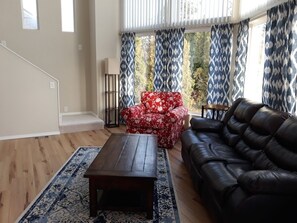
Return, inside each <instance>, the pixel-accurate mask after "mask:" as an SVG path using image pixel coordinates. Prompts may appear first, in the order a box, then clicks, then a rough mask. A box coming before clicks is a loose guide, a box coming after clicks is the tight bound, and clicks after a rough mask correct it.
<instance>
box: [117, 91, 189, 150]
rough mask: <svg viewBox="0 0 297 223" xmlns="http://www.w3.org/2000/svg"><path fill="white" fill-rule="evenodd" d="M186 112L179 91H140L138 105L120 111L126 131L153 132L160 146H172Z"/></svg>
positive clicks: (181, 126)
mask: <svg viewBox="0 0 297 223" xmlns="http://www.w3.org/2000/svg"><path fill="white" fill-rule="evenodd" d="M187 114H188V109H187V108H185V107H184V106H183V101H182V96H181V94H180V93H179V92H142V94H141V103H140V104H139V105H135V106H132V107H129V108H125V109H123V110H122V111H121V115H122V117H123V118H124V120H125V121H126V125H127V130H126V131H127V132H128V133H145V134H155V135H157V137H158V146H159V147H161V148H172V147H173V146H174V144H175V143H176V141H177V140H178V139H179V137H180V135H181V132H182V130H183V121H184V119H185V116H186V115H187Z"/></svg>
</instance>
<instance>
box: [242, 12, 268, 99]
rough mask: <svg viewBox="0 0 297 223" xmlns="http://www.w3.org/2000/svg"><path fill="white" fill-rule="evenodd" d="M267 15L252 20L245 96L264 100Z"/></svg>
mask: <svg viewBox="0 0 297 223" xmlns="http://www.w3.org/2000/svg"><path fill="white" fill-rule="evenodd" d="M265 24H266V16H264V17H262V18H260V19H257V20H255V21H253V22H250V30H249V47H248V56H247V66H246V72H245V84H244V97H245V98H248V99H250V100H253V101H256V102H262V83H263V72H264V70H263V69H264V56H265Z"/></svg>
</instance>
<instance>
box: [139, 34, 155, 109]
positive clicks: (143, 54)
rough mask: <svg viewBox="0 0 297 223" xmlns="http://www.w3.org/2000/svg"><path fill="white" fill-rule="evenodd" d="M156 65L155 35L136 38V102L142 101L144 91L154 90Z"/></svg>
mask: <svg viewBox="0 0 297 223" xmlns="http://www.w3.org/2000/svg"><path fill="white" fill-rule="evenodd" d="M154 66H155V35H148V36H136V38H135V83H134V86H135V87H134V95H135V103H136V104H137V103H140V94H141V92H143V91H153V78H154Z"/></svg>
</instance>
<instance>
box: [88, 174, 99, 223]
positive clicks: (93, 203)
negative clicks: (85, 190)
mask: <svg viewBox="0 0 297 223" xmlns="http://www.w3.org/2000/svg"><path fill="white" fill-rule="evenodd" d="M89 197H90V216H91V217H95V216H97V189H96V184H95V180H93V179H90V180H89Z"/></svg>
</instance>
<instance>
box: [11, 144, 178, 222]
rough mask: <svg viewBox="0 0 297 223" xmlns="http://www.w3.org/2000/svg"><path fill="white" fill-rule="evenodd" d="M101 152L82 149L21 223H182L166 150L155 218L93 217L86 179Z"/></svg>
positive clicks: (113, 214) (160, 156) (107, 213)
mask: <svg viewBox="0 0 297 223" xmlns="http://www.w3.org/2000/svg"><path fill="white" fill-rule="evenodd" d="M99 152H100V148H98V147H80V148H78V149H77V150H76V152H75V153H74V154H73V155H72V156H71V158H70V159H69V160H68V161H67V162H66V164H65V165H64V166H63V167H62V168H61V169H60V171H58V173H57V174H56V176H54V177H53V178H52V180H51V181H50V182H49V184H48V185H47V186H46V187H45V189H44V190H43V191H42V192H41V193H40V194H39V196H37V198H36V199H35V201H33V202H32V204H31V205H30V206H29V207H28V208H27V209H26V210H25V211H24V213H23V214H22V215H21V216H20V217H19V219H18V220H17V222H42V223H44V222H98V223H101V222H104V223H105V222H106V223H107V222H112V223H113V222H121V223H123V222H127V223H128V222H129V223H134V222H156V223H157V222H164V223H169V222H180V220H179V216H178V210H177V205H176V200H175V196H174V190H173V185H172V180H171V176H170V168H169V164H168V160H167V154H166V150H163V149H159V150H158V180H157V181H156V182H155V191H154V217H153V219H152V220H148V219H146V212H122V211H100V210H98V215H97V217H90V216H89V182H88V179H87V178H84V177H83V175H84V173H85V172H86V170H87V168H88V167H89V165H90V164H91V163H92V161H93V160H94V159H95V157H96V155H97V154H98V153H99Z"/></svg>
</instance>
